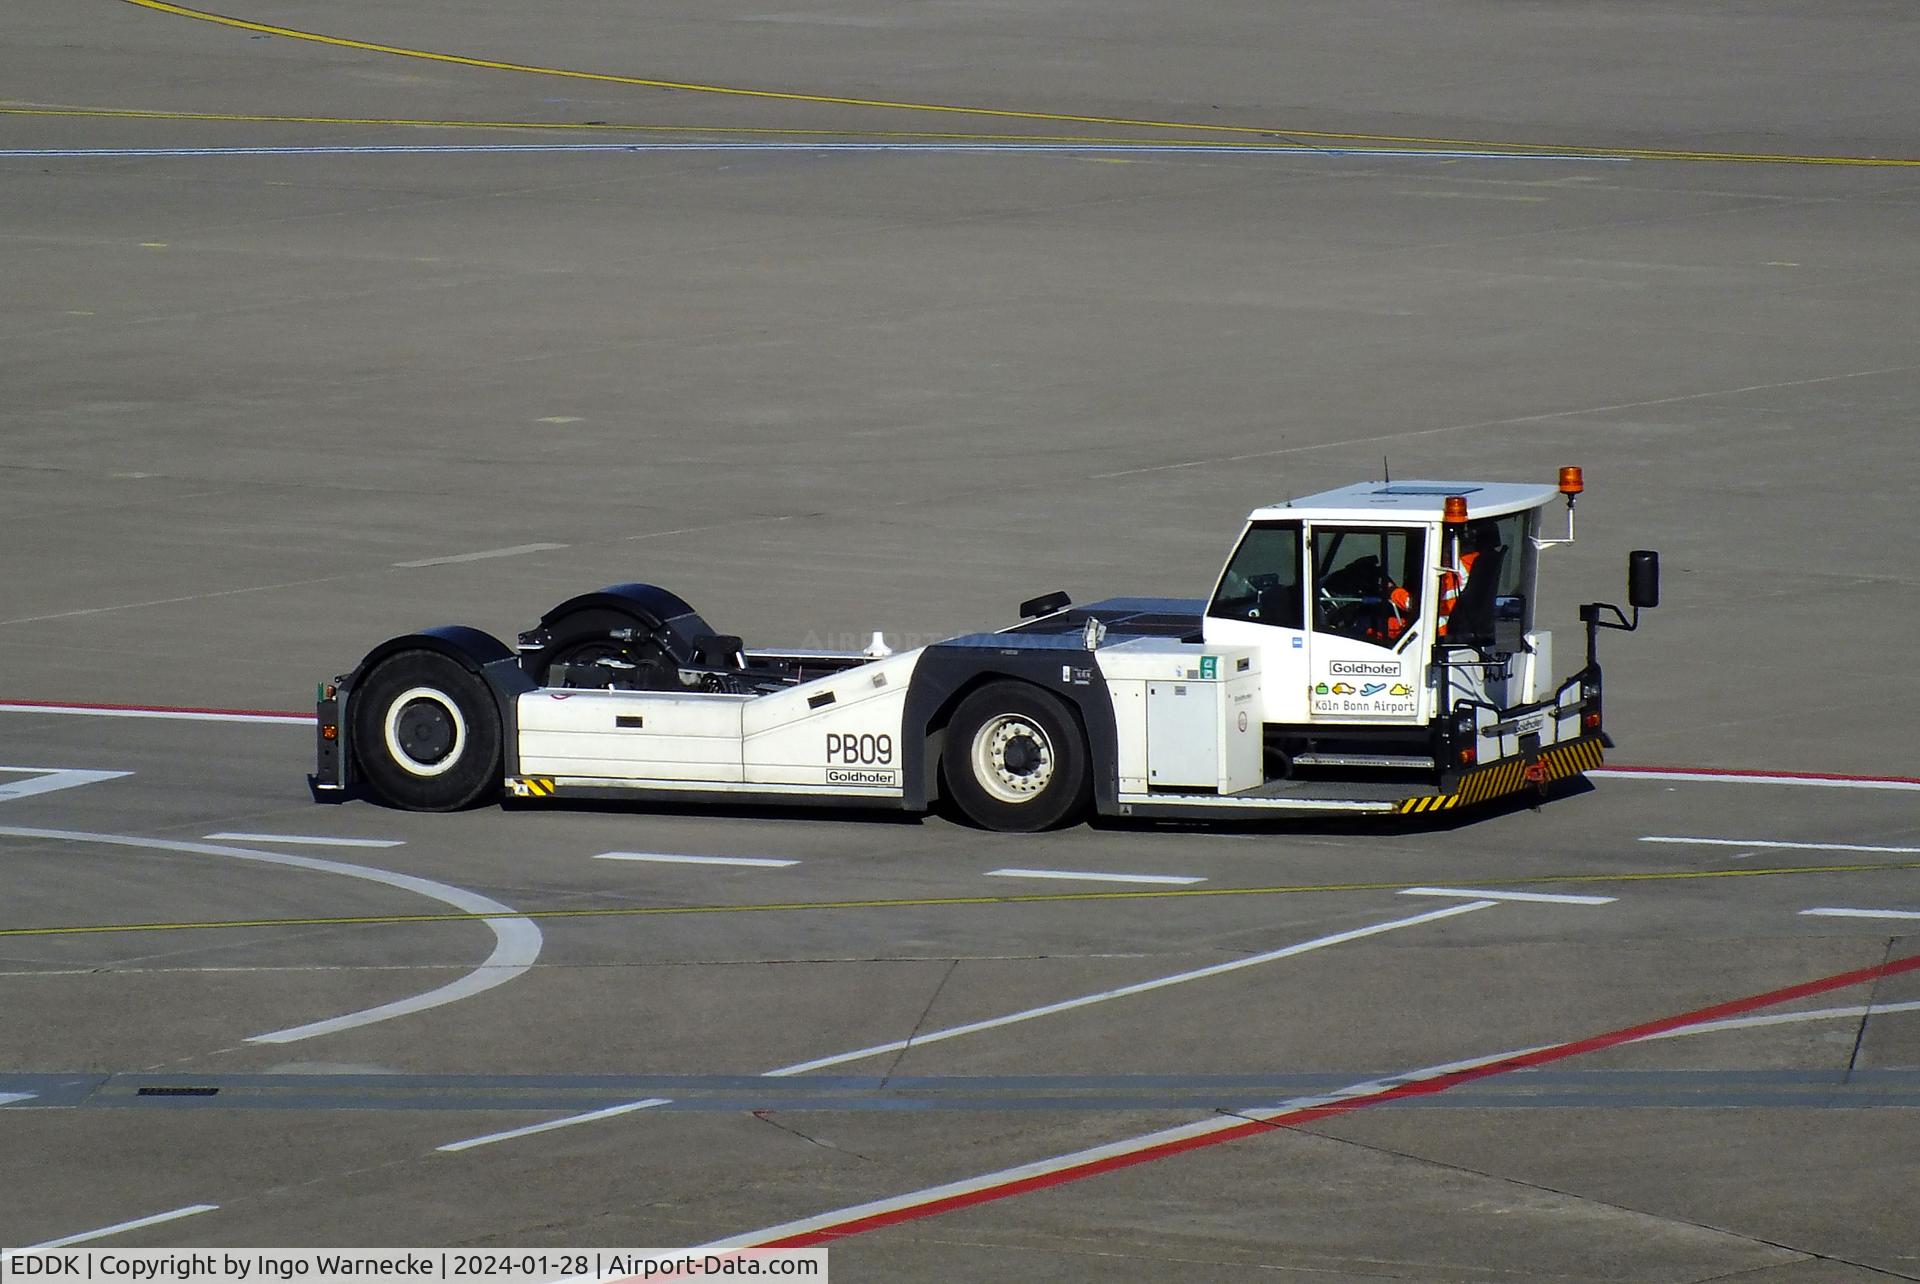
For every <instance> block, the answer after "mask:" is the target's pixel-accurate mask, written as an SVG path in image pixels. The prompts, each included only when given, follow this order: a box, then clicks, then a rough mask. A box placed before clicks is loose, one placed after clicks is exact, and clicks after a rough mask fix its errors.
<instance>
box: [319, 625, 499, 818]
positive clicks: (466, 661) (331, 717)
mask: <svg viewBox="0 0 1920 1284" xmlns="http://www.w3.org/2000/svg"><path fill="white" fill-rule="evenodd" d="M402 651H434V652H438V653H439V654H441V655H444V656H446V657H447V658H448V659H451V660H453V661H455V662H456V663H458V664H460V665H461V666H463V667H464V668H466V669H468V670H469V671H471V672H473V673H476V674H478V675H479V676H480V678H481V679H482V680H483V681H485V682H486V684H487V689H488V690H489V691H491V692H492V693H493V702H494V706H495V708H497V709H498V710H499V713H500V733H501V740H502V745H503V752H504V753H505V757H506V770H507V772H508V773H509V774H511V773H513V772H516V771H518V770H519V767H520V746H519V741H520V735H519V714H518V701H519V697H520V694H521V693H522V692H525V691H532V690H534V682H533V679H532V678H529V677H528V676H527V674H526V671H525V670H523V669H522V668H521V667H520V658H519V656H518V655H516V654H515V653H514V652H513V651H512V649H510V648H509V647H508V646H507V644H506V643H504V642H502V641H501V640H500V639H499V638H496V637H494V636H493V635H492V634H491V633H487V632H485V631H483V630H481V629H476V628H472V627H470V626H468V625H465V624H443V625H440V626H438V627H436V628H431V629H422V630H420V631H419V632H418V633H407V634H403V635H401V636H399V637H396V638H389V639H388V640H387V641H385V642H382V643H381V644H380V645H379V646H376V647H375V648H373V650H371V651H369V652H367V654H366V657H365V658H364V659H362V660H361V661H360V663H359V664H357V665H355V666H354V669H353V672H351V673H349V674H347V675H345V676H344V677H340V678H336V679H335V680H334V681H333V682H330V683H326V684H324V685H323V686H322V687H321V689H320V696H319V700H318V702H317V704H316V706H315V710H314V713H315V718H316V721H317V723H318V727H317V729H316V735H317V737H318V741H317V745H316V757H315V768H314V774H313V775H311V776H309V777H307V785H308V787H309V788H310V789H311V790H312V791H313V796H314V798H315V799H316V800H318V801H339V800H340V799H341V798H343V797H345V796H346V795H347V794H348V793H349V792H350V791H351V788H352V786H353V783H354V758H353V743H352V729H351V728H352V721H351V719H350V718H349V716H348V713H347V710H348V706H349V705H350V704H351V703H352V701H353V691H354V688H355V687H357V686H359V685H360V683H361V681H362V680H364V679H365V677H366V675H367V674H369V673H371V672H373V670H374V668H375V667H376V666H377V665H379V663H380V662H381V661H382V660H385V659H386V658H387V657H388V656H391V655H397V654H399V653H400V652H402ZM329 692H331V694H329ZM329 731H331V732H332V734H331V735H329V734H328V732H329Z"/></svg>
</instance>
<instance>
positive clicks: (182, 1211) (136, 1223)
mask: <svg viewBox="0 0 1920 1284" xmlns="http://www.w3.org/2000/svg"><path fill="white" fill-rule="evenodd" d="M219 1207H220V1205H218V1204H188V1205H187V1206H186V1207H185V1208H176V1209H173V1210H172V1211H170V1212H165V1213H155V1214H153V1216H151V1217H136V1218H134V1219H133V1220H132V1221H130V1222H115V1223H114V1224H113V1225H111V1226H102V1227H101V1228H100V1229H98V1230H90V1231H81V1232H80V1233H79V1234H78V1235H67V1236H65V1237H63V1238H61V1239H50V1240H48V1241H46V1242H45V1243H43V1244H28V1245H26V1246H25V1247H23V1248H19V1249H15V1250H13V1251H15V1252H19V1253H34V1252H40V1251H42V1250H45V1249H49V1248H65V1247H66V1246H67V1245H69V1244H84V1243H86V1242H87V1241H88V1240H91V1239H105V1238H106V1237H107V1236H109V1235H118V1234H120V1233H121V1232H122V1231H130V1230H139V1229H141V1228H142V1227H144V1226H158V1225H160V1223H162V1222H177V1221H179V1220H180V1219H181V1218H182V1217H193V1216H195V1215H197V1214H199V1213H211V1212H213V1211H214V1210H215V1209H217V1208H219Z"/></svg>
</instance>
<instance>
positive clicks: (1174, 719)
mask: <svg viewBox="0 0 1920 1284" xmlns="http://www.w3.org/2000/svg"><path fill="white" fill-rule="evenodd" d="M1581 490H1582V481H1581V476H1580V470H1579V469H1577V468H1566V469H1562V470H1561V472H1560V479H1559V484H1558V486H1557V487H1554V486H1530V485H1515V484H1511V483H1501V482H1458V481H1401V482H1369V483H1362V484H1359V485H1354V486H1347V487H1343V488H1341V489H1338V490H1332V491H1326V492H1324V493H1321V494H1317V495H1310V496H1307V497H1304V498H1300V499H1294V500H1289V501H1287V502H1285V503H1281V504H1275V505H1272V506H1270V507H1264V508H1259V509H1256V510H1255V511H1254V512H1253V513H1252V515H1251V516H1250V517H1249V518H1248V520H1247V523H1246V527H1245V529H1244V530H1243V531H1242V533H1241V536H1240V540H1239V542H1238V543H1237V544H1236V545H1235V547H1234V549H1233V551H1232V553H1231V554H1230V555H1229V557H1228V558H1227V564H1226V566H1225V568H1224V569H1223V570H1222V572H1221V574H1220V578H1219V580H1218V582H1217V584H1216V585H1215V587H1214V590H1213V593H1212V596H1211V597H1210V598H1208V599H1205V600H1189V599H1173V598H1114V599H1110V600H1108V601H1104V602H1096V603H1094V604H1092V605H1090V606H1074V605H1073V604H1072V603H1071V602H1070V601H1069V600H1068V598H1067V596H1066V595H1065V594H1064V593H1054V594H1049V595H1047V596H1045V597H1040V598H1035V599H1033V600H1032V601H1029V602H1027V603H1025V604H1023V605H1022V607H1021V610H1020V615H1021V617H1022V618H1021V621H1020V623H1018V624H1015V625H1012V626H1010V627H1007V628H1003V629H1000V630H998V631H996V632H989V633H973V634H965V635H962V636H959V637H953V638H949V639H947V640H946V641H944V642H939V643H936V644H934V645H932V646H927V647H920V648H916V649H914V650H911V651H903V652H900V653H898V654H892V653H888V652H886V649H885V647H884V646H883V645H876V646H875V647H873V648H871V649H869V650H868V651H866V652H837V651H819V650H806V649H801V650H793V649H782V648H748V647H746V646H744V645H743V644H742V642H741V640H740V639H739V638H738V637H732V636H727V635H723V634H718V633H716V632H714V630H713V629H712V628H711V627H710V626H709V625H708V624H707V623H706V622H705V621H704V620H702V619H701V618H700V616H699V615H697V614H696V613H695V612H694V611H693V609H692V608H691V607H689V606H688V605H687V604H686V603H685V602H684V601H682V600H681V599H679V598H678V597H676V596H674V595H673V594H672V593H669V592H667V591H666V590H664V589H660V588H656V587H654V586H652V585H647V584H620V585H615V586H613V587H611V588H607V589H603V590H601V591H600V592H597V593H588V594H585V595H583V596H580V597H576V598H573V599H571V600H569V601H566V602H563V603H561V604H560V605H559V606H557V607H555V608H554V609H553V610H551V611H549V612H548V613H547V614H546V616H545V617H544V618H542V620H541V621H540V624H539V627H537V628H535V629H532V630H530V631H529V632H526V633H523V634H521V635H520V637H519V645H518V647H517V648H509V647H507V646H506V645H505V644H503V643H501V642H500V641H498V640H496V639H495V638H493V637H491V636H489V635H488V634H486V633H483V632H481V631H479V630H477V629H472V628H467V627H464V626H452V627H443V628H434V629H427V630H424V631H422V632H420V633H414V634H409V635H407V636H405V637H398V638H394V639H392V640H391V641H388V642H385V643H383V644H381V645H380V646H378V647H376V648H374V650H373V651H371V652H370V653H369V654H368V655H367V657H366V658H365V659H364V660H362V661H361V663H360V664H359V666H358V667H357V668H355V669H354V670H353V672H352V673H350V674H347V675H345V676H342V677H339V678H336V679H335V680H333V681H332V682H328V683H324V684H322V686H321V688H320V694H319V707H318V715H319V763H318V770H317V772H316V773H315V774H314V776H313V777H312V778H311V783H312V786H313V790H314V795H315V797H316V798H321V799H339V798H342V797H345V796H347V795H348V794H350V793H351V792H353V791H355V790H356V789H359V788H362V787H364V789H365V790H366V791H367V792H370V793H371V794H372V795H374V796H375V797H377V798H379V799H381V800H383V801H385V802H387V803H389V804H391V805H394V806H398V807H404V808H410V809H416V810H427V811H447V810H453V809H456V808H461V807H467V806H471V805H473V804H476V803H479V802H482V801H485V800H488V799H491V798H499V797H502V796H509V797H514V798H530V799H537V798H568V797H590V798H602V799H627V800H633V801H652V802H660V801H673V802H680V803H685V802H688V801H698V800H707V801H710V802H712V803H715V804H719V803H726V802H733V803H747V802H752V803H761V804H766V803H785V804H794V803H819V804H828V805H833V806H874V807H886V808H895V809H904V810H908V811H923V810H926V809H928V808H929V807H930V806H931V805H933V804H934V803H935V802H936V801H937V800H941V799H945V800H947V801H948V802H950V803H951V804H952V805H953V806H954V807H955V808H956V809H957V810H958V811H959V812H960V813H962V814H963V815H964V816H966V817H967V818H968V819H970V820H972V821H973V822H974V823H976V824H979V825H982V826H984V827H986V828H989V829H998V830H1039V829H1046V828H1049V827H1052V826H1056V825H1061V824H1066V823H1070V822H1072V821H1074V820H1076V819H1079V818H1080V817H1083V816H1085V815H1086V814H1088V813H1089V812H1095V813H1098V814H1100V815H1105V816H1140V817H1178V818H1209V817H1218V818H1222V819H1227V818H1232V819H1235V820H1244V819H1248V818H1259V817H1286V816H1301V815H1311V814H1325V813H1346V812H1358V813H1370V814H1375V815H1405V814H1410V813H1428V812H1438V811H1449V810H1453V809H1455V808H1459V807H1465V806H1469V805H1472V804H1475V803H1481V802H1485V801H1487V800H1489V799H1493V798H1497V797H1500V796H1502V795H1507V794H1512V793H1516V792H1519V791H1521V790H1526V789H1533V788H1537V789H1541V790H1544V789H1545V787H1546V786H1547V785H1548V784H1549V783H1550V782H1553V781H1556V780H1562V779H1565V778H1568V777H1571V776H1575V775H1578V774H1580V773H1582V772H1584V771H1588V770H1590V769H1592V768H1595V767H1597V766H1599V765H1600V762H1601V752H1602V749H1603V748H1604V747H1606V746H1608V745H1610V743H1611V742H1610V741H1609V740H1608V739H1607V736H1606V733H1605V730H1604V728H1603V724H1602V719H1601V681H1600V666H1599V663H1598V661H1597V660H1596V658H1595V654H1594V643H1595V635H1596V633H1597V631H1598V630H1599V629H1602V628H1614V629H1626V630H1631V629H1633V628H1636V627H1638V625H1639V618H1640V610H1641V609H1642V608H1644V607H1652V606H1656V605H1658V602H1659V595H1660V588H1659V557H1658V555H1657V554H1655V553H1652V552H1648V551H1639V552H1635V553H1633V554H1631V556H1630V558H1629V569H1628V579H1629V585H1628V601H1629V604H1630V606H1631V608H1632V611H1633V614H1632V617H1631V618H1629V617H1628V616H1627V615H1626V613H1625V612H1623V611H1622V610H1621V609H1620V608H1619V607H1617V606H1612V605H1610V604H1606V603H1598V602H1595V603H1589V604H1588V605H1586V606H1583V607H1581V608H1580V619H1581V622H1582V624H1583V626H1584V628H1585V630H1586V639H1585V641H1586V647H1585V651H1586V654H1585V660H1584V663H1583V664H1582V665H1581V667H1580V668H1579V669H1578V670H1577V671H1575V672H1573V673H1572V674H1570V675H1568V676H1565V677H1559V676H1557V675H1556V674H1555V672H1554V667H1553V659H1554V649H1553V639H1552V636H1551V635H1550V634H1549V633H1548V632H1547V631H1545V630H1544V629H1542V628H1539V627H1537V626H1536V623H1535V619H1534V607H1535V603H1536V602H1537V600H1538V592H1537V586H1538V577H1539V564H1540V556H1541V553H1542V552H1543V551H1544V550H1546V549H1548V548H1550V547H1552V546H1553V545H1555V544H1560V543H1566V542H1569V541H1571V539H1572V538H1573V508H1574V503H1575V500H1576V498H1577V496H1578V495H1579V494H1580V493H1581ZM1559 501H1564V504H1565V515H1564V528H1563V529H1564V534H1562V535H1559V536H1557V537H1550V536H1548V535H1546V534H1543V528H1544V526H1545V524H1546V522H1547V520H1548V518H1549V516H1550V513H1549V510H1550V509H1552V508H1554V507H1555V506H1556V503H1557V502H1559ZM878 641H879V639H878V635H876V643H878Z"/></svg>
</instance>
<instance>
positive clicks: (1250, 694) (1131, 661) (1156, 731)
mask: <svg viewBox="0 0 1920 1284" xmlns="http://www.w3.org/2000/svg"><path fill="white" fill-rule="evenodd" d="M1094 657H1095V659H1097V660H1098V661H1099V663H1100V672H1101V676H1102V677H1103V678H1104V679H1105V680H1106V683H1107V686H1108V689H1109V691H1110V692H1111V693H1112V697H1113V703H1114V726H1115V731H1116V733H1117V737H1118V741H1119V745H1118V757H1117V761H1118V764H1119V777H1120V781H1121V789H1122V792H1142V791H1145V790H1169V789H1187V790H1212V791H1214V792H1217V793H1221V794H1231V793H1238V792H1240V791H1241V790H1245V789H1252V788H1253V787H1255V786H1256V785H1258V784H1260V783H1261V779H1262V771H1261V767H1262V763H1261V747H1262V735H1261V733H1262V724H1261V721H1260V685H1261V677H1262V675H1261V672H1260V661H1261V659H1262V653H1261V651H1260V649H1259V648H1258V647H1223V646H1216V645H1212V644H1205V645H1202V644H1198V643H1191V644H1189V643H1178V642H1172V641H1163V640H1160V639H1141V640H1138V641H1132V642H1124V643H1121V644H1119V645H1117V646H1112V647H1106V648H1102V649H1101V650H1099V651H1096V652H1095V653H1094Z"/></svg>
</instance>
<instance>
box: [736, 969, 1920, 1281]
mask: <svg viewBox="0 0 1920 1284" xmlns="http://www.w3.org/2000/svg"><path fill="white" fill-rule="evenodd" d="M1916 970H1920V955H1915V956H1913V957H1912V958H1906V959H1899V960H1896V961H1893V962H1890V963H1882V964H1880V965H1878V966H1876V967H1867V968H1860V969H1859V970H1857V971H1853V972H1842V973H1839V974H1838V975H1835V976H1828V977H1822V978H1820V979H1819V980H1816V981H1805V982H1802V983H1801V984H1799V985H1789V986H1786V987H1785V988H1783V989H1778V990H1769V991H1767V992H1766V993H1764V994H1755V995H1749V996H1748V997H1746V998H1743V999H1732V1000H1729V1001H1728V1002H1725V1003H1716V1004H1713V1005H1712V1006H1710V1007H1704V1008H1696V1009H1695V1010H1694V1011H1692V1012H1685V1013H1681V1014H1680V1015H1678V1016H1669V1017H1661V1018H1660V1019H1659V1020H1657V1021H1646V1022H1643V1023H1641V1024H1639V1025H1630V1026H1627V1027H1625V1028H1623V1029H1619V1030H1611V1031H1608V1032H1607V1033H1605V1034H1596V1035H1591V1036H1589V1037H1587V1038H1584V1039H1576V1040H1574V1041H1573V1042H1571V1043H1560V1044H1555V1045H1554V1046H1552V1047H1549V1048H1540V1049H1537V1050H1535V1051H1533V1052H1525V1053H1519V1054H1516V1055H1514V1056H1511V1057H1508V1058H1506V1059H1505V1060H1502V1061H1494V1062H1489V1063H1488V1064H1486V1065H1483V1066H1474V1067H1471V1068H1469V1069H1465V1070H1456V1071H1453V1072H1451V1073H1449V1074H1443V1075H1436V1076H1435V1077H1434V1078H1431V1079H1423V1080H1420V1081H1419V1082H1416V1083H1405V1084H1399V1085H1397V1086H1394V1087H1391V1088H1386V1089H1382V1090H1381V1091H1379V1092H1376V1093H1372V1094H1370V1095H1367V1096H1363V1097H1353V1098H1351V1099H1348V1100H1345V1101H1337V1102H1330V1103H1328V1104H1325V1105H1318V1106H1304V1107H1302V1108H1300V1109H1298V1110H1291V1111H1287V1112H1285V1113H1282V1114H1277V1115H1273V1116H1271V1117H1269V1118H1266V1119H1258V1120H1249V1121H1247V1122H1246V1123H1244V1124H1241V1125H1239V1126H1237V1127H1233V1128H1226V1129H1222V1130H1221V1131H1219V1132H1212V1133H1206V1134H1204V1135H1201V1136H1196V1137H1182V1138H1180V1139H1178V1140H1175V1141H1169V1142H1163V1143H1161V1144H1160V1145H1157V1146H1150V1147H1147V1148H1145V1149H1142V1150H1137V1151H1134V1152H1132V1153H1130V1154H1124V1155H1109V1156H1107V1157H1105V1158H1102V1159H1095V1160H1089V1161H1088V1162H1087V1163H1084V1164H1081V1165H1078V1166H1076V1167H1070V1168H1062V1169H1060V1170H1058V1171H1057V1172H1050V1173H1040V1174H1037V1175H1035V1176H1032V1177H1023V1178H1019V1179H1017V1180H1014V1181H1009V1182H1006V1183H1004V1184H1001V1185H997V1186H987V1187H983V1188H981V1189H979V1190H972V1191H966V1192H964V1193H960V1194H955V1195H949V1196H947V1197H946V1198H944V1199H938V1200H933V1201H930V1202H928V1203H925V1204H918V1205H914V1206H913V1207H909V1208H898V1209H893V1210H891V1211H888V1212H884V1213H873V1214H870V1215H869V1216H866V1217H861V1218H856V1219H854V1220H852V1221H848V1222H843V1223H841V1224H840V1225H837V1226H828V1227H823V1228H821V1229H819V1230H812V1231H806V1232H804V1233H802V1234H798V1235H791V1236H788V1237H786V1238H784V1239H776V1240H768V1241H766V1242H765V1243H762V1244H756V1245H754V1247H756V1248H811V1247H813V1246H815V1245H819V1244H828V1243H831V1242H833V1241H834V1240H836V1239H845V1238H846V1237H848V1236H850V1235H860V1234H864V1233H865V1232H867V1231H872V1230H879V1229H881V1228H882V1227H886V1226H896V1225H899V1224H900V1223H902V1222H910V1221H918V1220H920V1219H921V1218H925V1217H934V1216H938V1215H939V1214H941V1213H949V1212H954V1211H957V1210H959V1209H962V1208H971V1207H973V1206H975V1205H978V1204H986V1203H991V1202H993V1201H996V1200H1001V1199H1009V1198H1011V1197H1013V1196H1015V1195H1024V1194H1027V1193H1028V1192H1030V1191H1036V1190H1045V1189H1047V1188H1048V1187H1051V1186H1061V1185H1065V1184H1067V1183H1068V1182H1076V1181H1084V1180H1085V1179H1086V1178H1088V1177H1097V1176H1099V1175H1100V1174H1101V1173H1109V1172H1115V1171H1117V1170H1119V1169H1122V1168H1131V1167H1134V1166H1135V1165H1137V1164H1145V1163H1151V1162H1153V1161H1154V1160H1156V1159H1166V1158H1169V1157H1171V1156H1173V1155H1179V1154H1184V1153H1186V1152H1188V1151H1192V1150H1200V1149H1202V1148H1204V1147H1207V1146H1218V1145H1222V1144H1224V1143H1226V1142H1229V1141H1238V1140H1240V1139H1241V1138H1244V1137H1252V1136H1255V1135H1257V1134H1259V1133H1263V1132H1272V1131H1274V1130H1275V1129H1281V1128H1290V1127H1299V1126H1300V1125H1302V1124H1308V1123H1313V1122H1315V1121H1317V1120H1321V1119H1331V1118H1333V1117H1335V1116H1338V1115H1344V1114H1351V1113H1352V1112H1354V1111H1356V1110H1364V1109H1366V1108H1367V1107H1369V1106H1379V1105H1385V1104H1386V1103H1388V1102H1391V1101H1403V1100H1406V1099H1407V1098H1409V1097H1426V1096H1433V1095H1434V1094H1436V1093H1441V1092H1445V1091H1447V1090H1448V1089H1450V1088H1456V1087H1459V1086H1460V1085H1461V1084H1465V1083H1472V1082H1474V1081H1476V1080H1479V1079H1488V1078H1491V1077H1493V1076H1494V1075H1502V1074H1511V1073H1512V1072H1514V1071H1516V1070H1526V1069H1530V1068H1531V1067H1534V1066H1542V1065H1550V1064H1552V1063H1554V1062H1556V1061H1565V1060H1567V1059H1569V1058H1571V1057H1577V1056H1582V1055H1584V1054H1586V1053H1589V1052H1600V1051H1603V1050H1605V1049H1607V1048H1613V1047H1618V1046H1619V1045H1620V1044H1623V1043H1632V1042H1633V1041H1634V1040H1636V1039H1645V1038H1650V1037H1652V1036H1654V1035H1657V1034H1664V1033H1666V1032H1668V1031H1670V1030H1678V1029H1683V1028H1685V1027H1686V1026H1690V1025H1702V1024H1705V1023H1707V1022H1709V1021H1719V1020H1724V1019H1725V1018H1728V1017H1734V1016H1740V1015H1743V1014H1745V1013H1748V1012H1752V1011H1755V1010H1756V1009H1759V1008H1768V1007H1773V1006H1775V1005H1777V1004H1781V1003H1790V1002H1792V1001H1793V1000H1795V999H1804V998H1807V997H1810V996H1812V995H1815V994H1825V993H1827V992H1828V991H1830V990H1841V989H1846V988H1847V987H1849V986H1854V985H1864V984H1866V983H1867V982H1869V981H1878V980H1880V979H1882V978H1883V977H1889V976H1897V975H1899V974H1901V973H1903V972H1912V971H1916Z"/></svg>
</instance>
